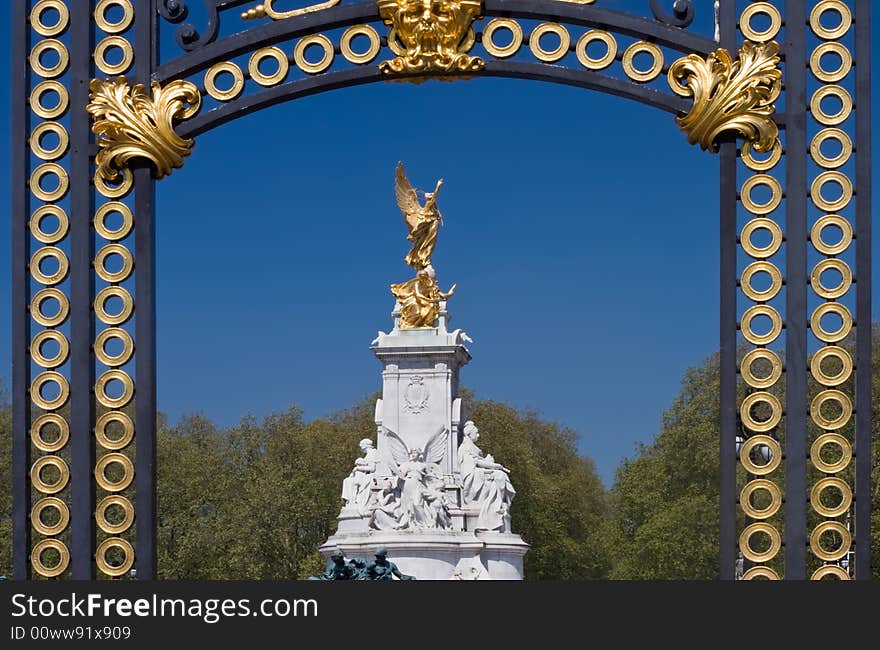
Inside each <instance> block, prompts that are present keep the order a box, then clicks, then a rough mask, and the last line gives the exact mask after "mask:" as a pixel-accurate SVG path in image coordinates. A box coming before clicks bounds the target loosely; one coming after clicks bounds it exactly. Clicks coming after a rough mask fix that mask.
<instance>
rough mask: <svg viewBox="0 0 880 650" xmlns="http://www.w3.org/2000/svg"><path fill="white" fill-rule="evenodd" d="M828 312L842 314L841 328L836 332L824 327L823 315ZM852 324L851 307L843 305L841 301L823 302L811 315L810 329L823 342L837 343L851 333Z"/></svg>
mask: <svg viewBox="0 0 880 650" xmlns="http://www.w3.org/2000/svg"><path fill="white" fill-rule="evenodd" d="M826 314H837V315H838V316H840V320H841V323H840V329H838V330H837V331H835V332H829V331H828V330H826V329H825V328H824V327H822V317H823V316H825V315H826ZM852 324H853V319H852V314H850V313H849V309H847V308H846V306H845V305H841V304H840V303H839V302H825V303H822V304H821V305H819V306H818V307H816V309H815V310H814V311H813V314H812V315H811V316H810V331H812V332H813V335H814V336H815V337H816V338H817V339H819V340H820V341H822V342H823V343H837V342H838V341H842V340H843V339H845V338H846V337H847V336H849V333H850V331H851V330H852Z"/></svg>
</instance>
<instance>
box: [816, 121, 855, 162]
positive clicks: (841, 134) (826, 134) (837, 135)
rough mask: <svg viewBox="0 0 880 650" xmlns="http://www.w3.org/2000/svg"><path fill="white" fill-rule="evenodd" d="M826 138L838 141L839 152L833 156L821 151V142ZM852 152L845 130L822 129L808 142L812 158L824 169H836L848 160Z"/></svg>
mask: <svg viewBox="0 0 880 650" xmlns="http://www.w3.org/2000/svg"><path fill="white" fill-rule="evenodd" d="M826 140H835V141H837V142H839V143H840V153H839V154H837V155H836V156H834V157H833V158H829V157H828V156H826V155H825V154H823V153H822V143H824V142H825V141H826ZM852 152H853V144H852V140H850V137H849V135H847V134H846V132H845V131H841V130H840V129H835V128H828V129H822V130H821V131H819V133H817V134H816V137H814V138H813V141H812V142H811V143H810V155H811V156H812V157H813V160H815V161H816V164H817V165H819V166H820V167H823V168H825V169H836V168H837V167H840V166H841V165H843V164H844V163H846V162H847V161H848V160H849V158H850V156H851V155H852Z"/></svg>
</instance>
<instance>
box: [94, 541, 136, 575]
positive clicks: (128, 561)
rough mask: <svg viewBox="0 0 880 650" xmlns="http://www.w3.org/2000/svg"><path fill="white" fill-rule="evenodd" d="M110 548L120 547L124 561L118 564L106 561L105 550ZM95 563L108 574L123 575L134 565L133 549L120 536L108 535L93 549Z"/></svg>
mask: <svg viewBox="0 0 880 650" xmlns="http://www.w3.org/2000/svg"><path fill="white" fill-rule="evenodd" d="M111 548H118V549H122V552H123V553H125V561H124V562H123V563H122V564H120V565H119V566H113V565H112V564H110V563H109V562H108V561H107V551H109V550H110V549H111ZM95 564H97V565H98V568H99V569H100V570H101V571H102V572H103V573H105V574H107V575H108V576H111V577H114V578H115V577H118V576H122V575H125V574H126V573H128V571H129V570H130V569H131V567H132V566H134V549H133V548H132V547H131V544H129V543H128V542H126V541H125V540H124V539H122V538H121V537H108V538H107V539H105V540H104V541H103V542H101V543H100V544H98V548H97V549H96V550H95Z"/></svg>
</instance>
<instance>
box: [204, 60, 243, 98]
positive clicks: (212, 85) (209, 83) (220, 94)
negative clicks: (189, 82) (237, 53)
mask: <svg viewBox="0 0 880 650" xmlns="http://www.w3.org/2000/svg"><path fill="white" fill-rule="evenodd" d="M223 72H228V73H229V74H231V75H232V85H231V86H230V87H229V88H227V89H226V90H220V89H219V88H218V87H217V75H219V74H221V73H223ZM243 89H244V74H243V73H242V71H241V68H239V67H238V66H237V65H236V64H234V63H233V62H232V61H222V62H220V63H215V64H214V65H212V66H211V67H210V68H208V71H207V72H206V73H205V91H206V92H207V93H208V94H209V95H210V96H211V97H213V98H214V99H216V100H217V101H218V102H228V101H229V100H231V99H235V98H236V97H238V96H239V94H241V91H242V90H243Z"/></svg>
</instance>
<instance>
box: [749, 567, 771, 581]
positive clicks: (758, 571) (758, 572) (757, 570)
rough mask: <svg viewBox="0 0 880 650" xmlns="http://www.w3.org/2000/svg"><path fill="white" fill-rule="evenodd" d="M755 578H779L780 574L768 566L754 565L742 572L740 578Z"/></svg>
mask: <svg viewBox="0 0 880 650" xmlns="http://www.w3.org/2000/svg"><path fill="white" fill-rule="evenodd" d="M755 578H767V580H779V574H778V573H776V571H774V570H773V569H771V568H770V567H768V566H753V567H752V568H751V569H749V570H748V571H746V572H745V573H743V574H742V577H741V578H740V580H754V579H755Z"/></svg>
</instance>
